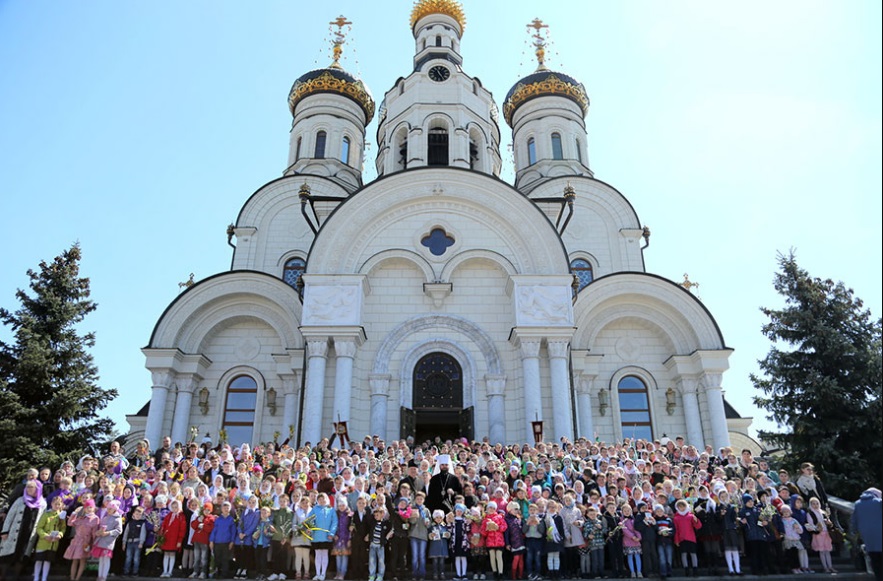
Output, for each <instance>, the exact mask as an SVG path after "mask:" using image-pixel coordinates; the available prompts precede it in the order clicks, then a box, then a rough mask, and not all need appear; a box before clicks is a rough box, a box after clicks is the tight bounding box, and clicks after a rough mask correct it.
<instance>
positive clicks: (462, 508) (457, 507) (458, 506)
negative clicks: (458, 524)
mask: <svg viewBox="0 0 883 581" xmlns="http://www.w3.org/2000/svg"><path fill="white" fill-rule="evenodd" d="M458 510H459V511H460V512H463V513H465V512H466V505H465V504H460V503H457V504H455V505H454V511H455V512H456V511H458Z"/></svg>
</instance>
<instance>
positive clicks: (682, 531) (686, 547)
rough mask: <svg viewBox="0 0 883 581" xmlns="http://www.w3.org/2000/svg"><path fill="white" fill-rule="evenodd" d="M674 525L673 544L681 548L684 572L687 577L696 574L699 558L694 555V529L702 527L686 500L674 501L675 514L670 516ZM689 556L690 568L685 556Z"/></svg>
mask: <svg viewBox="0 0 883 581" xmlns="http://www.w3.org/2000/svg"><path fill="white" fill-rule="evenodd" d="M672 520H673V521H674V525H675V546H676V547H678V548H679V549H680V550H681V564H682V565H683V566H684V574H685V575H687V576H688V577H689V576H690V575H696V567H697V566H698V565H699V558H698V557H697V555H696V531H697V530H699V529H701V528H702V523H701V522H699V519H698V518H696V515H695V514H693V511H691V510H690V505H689V504H687V501H686V500H683V499H681V500H679V501H677V503H675V514H674V517H673V518H672ZM688 555H689V557H690V563H691V564H692V570H691V569H690V567H689V566H688V564H687V556H688Z"/></svg>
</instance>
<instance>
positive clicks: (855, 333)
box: [751, 251, 883, 499]
mask: <svg viewBox="0 0 883 581" xmlns="http://www.w3.org/2000/svg"><path fill="white" fill-rule="evenodd" d="M778 262H779V267H780V269H781V271H780V272H778V273H776V276H775V280H774V284H773V286H774V288H775V289H776V291H778V292H779V294H781V295H782V296H784V297H785V307H784V308H782V309H770V308H762V309H761V311H762V312H763V313H764V314H765V315H766V316H767V317H769V322H768V323H767V324H765V325H764V326H763V330H762V332H763V334H764V335H765V336H766V337H767V338H769V339H770V340H771V341H772V342H773V346H772V347H771V349H770V351H769V353H768V354H767V356H766V357H765V358H764V359H762V360H760V361H759V362H758V363H759V364H760V369H761V370H762V372H763V374H764V375H763V376H762V377H760V376H756V375H754V374H752V375H751V381H752V382H753V383H754V386H755V388H757V389H758V390H759V391H760V392H762V395H758V396H755V398H754V402H755V404H757V405H758V406H759V407H761V408H762V409H764V410H766V411H767V412H768V415H767V418H768V419H770V420H773V421H775V422H776V423H777V424H778V426H779V428H780V429H781V431H770V432H763V431H762V432H760V437H761V438H762V439H763V440H766V441H767V442H769V443H771V444H774V445H778V446H780V447H781V448H782V449H783V450H784V451H785V459H784V460H785V464H786V465H787V466H789V467H790V468H792V469H794V468H796V467H797V466H798V465H799V464H800V463H801V462H812V463H813V464H814V465H815V466H816V469H817V470H818V471H819V472H820V473H821V475H822V478H823V481H824V482H825V484H826V488H827V490H828V491H829V492H832V493H833V494H835V495H838V496H842V497H844V498H847V499H855V498H857V497H858V495H859V493H860V492H861V491H862V490H864V489H865V488H867V487H868V486H871V485H879V483H880V482H881V481H883V457H881V447H883V444H881V440H883V414H881V371H883V342H881V336H883V335H881V329H883V324H881V319H879V318H878V319H876V320H874V319H873V317H872V315H871V312H870V311H869V310H867V309H864V307H863V304H862V301H861V299H859V298H857V297H855V296H854V293H853V291H852V289H849V288H846V287H845V286H844V285H843V283H842V282H837V283H835V282H834V281H832V280H822V279H820V278H813V277H811V276H810V275H809V274H808V273H807V272H806V271H805V270H803V269H801V268H800V267H799V266H798V264H797V260H796V259H795V256H794V252H793V251H792V252H791V253H789V254H788V255H787V256H785V255H779V258H778Z"/></svg>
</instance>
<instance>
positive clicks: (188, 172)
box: [0, 0, 883, 430]
mask: <svg viewBox="0 0 883 581" xmlns="http://www.w3.org/2000/svg"><path fill="white" fill-rule="evenodd" d="M411 5H412V3H411V2H409V1H407V0H390V1H384V2H364V1H355V0H338V1H336V2H326V3H320V4H313V3H311V2H296V1H293V0H289V1H284V2H283V1H267V2H232V1H212V2H208V1H197V0H192V1H188V2H167V1H158V2H110V1H97V0H96V1H90V2H48V1H43V0H5V1H4V0H0V204H2V206H0V208H2V216H3V225H4V228H3V230H4V241H5V244H4V250H3V251H2V253H0V305H3V306H5V307H7V308H16V307H17V304H16V303H15V300H14V292H15V289H16V288H19V287H23V286H25V285H26V284H27V279H26V277H25V271H26V270H27V269H28V268H34V267H36V265H37V264H38V263H39V261H40V260H41V259H51V258H52V257H54V256H55V255H57V254H59V253H60V252H61V251H62V250H63V249H65V248H66V247H68V246H69V245H70V244H71V243H72V242H74V241H76V240H79V241H80V244H81V245H82V248H83V253H84V258H83V264H82V269H83V274H84V275H86V276H89V277H90V278H91V280H92V291H93V298H94V299H95V301H97V303H98V305H99V308H98V310H97V311H96V312H95V313H94V314H93V315H91V316H90V317H89V318H88V319H87V321H86V324H85V328H86V329H89V330H94V331H96V332H97V341H98V343H97V346H96V348H95V350H94V355H95V359H96V362H97V364H98V366H99V369H100V373H101V382H102V384H103V385H104V386H106V387H115V388H117V389H118V390H119V391H120V398H118V400H117V401H115V402H114V403H113V404H112V405H111V406H110V407H109V408H108V410H107V411H108V413H109V414H110V415H111V416H112V417H113V418H114V419H115V420H116V421H117V425H118V427H119V428H120V429H121V430H125V429H126V425H125V422H124V416H125V414H126V413H133V412H134V411H136V410H137V409H138V408H140V407H141V405H143V404H144V403H145V402H146V401H147V400H148V399H149V396H150V377H149V374H148V373H147V371H146V370H145V369H144V359H143V356H142V355H141V352H140V348H141V347H143V346H144V345H145V344H146V343H147V341H148V339H149V337H150V333H151V331H152V329H153V326H154V324H155V322H156V320H157V318H158V317H159V316H160V314H161V313H162V312H163V310H164V309H165V307H166V306H167V305H168V303H169V302H170V301H171V300H172V299H174V297H175V296H176V295H177V294H178V292H179V288H178V283H179V282H181V281H184V280H186V279H187V277H188V275H189V273H190V272H193V273H195V275H196V278H197V279H201V278H204V277H207V276H210V275H212V274H215V273H217V272H219V271H223V270H226V269H228V268H229V266H230V258H231V249H230V248H229V247H228V246H227V244H226V237H225V234H224V232H225V228H226V226H227V224H228V223H230V222H232V221H233V220H234V219H235V218H236V215H237V213H238V212H239V209H240V207H241V205H242V203H243V202H244V201H245V200H246V199H247V198H248V197H249V196H250V195H251V193H252V192H253V191H254V190H256V189H257V188H258V187H260V186H261V185H262V184H263V183H265V182H267V181H270V180H272V179H274V178H276V177H279V176H280V175H281V173H282V171H283V169H284V168H285V165H286V161H287V153H288V141H287V139H288V129H289V127H290V123H291V117H290V114H289V112H288V108H287V104H286V97H287V95H288V90H289V88H290V86H291V83H292V82H293V81H294V79H295V78H297V77H298V76H299V75H300V74H302V73H304V72H306V71H307V70H310V69H313V68H316V67H317V66H325V65H327V64H328V62H329V55H330V50H329V44H328V38H329V33H328V26H327V23H328V22H329V21H330V20H332V19H333V18H335V17H336V16H338V15H339V14H344V15H346V16H347V17H348V18H349V19H350V20H351V21H352V22H353V30H352V34H351V35H350V42H349V44H348V46H347V52H346V55H347V58H346V60H345V61H344V63H343V64H344V66H345V67H346V68H347V69H348V70H350V71H351V72H353V73H356V74H358V75H360V76H361V77H362V78H363V79H364V81H365V82H366V83H367V85H368V86H369V87H370V88H371V90H372V92H373V93H374V95H375V97H376V98H377V101H378V102H379V101H380V99H381V98H382V95H383V93H384V92H385V91H386V90H388V89H389V88H390V87H391V86H392V85H393V83H394V82H395V80H396V79H397V78H398V77H399V76H405V75H407V74H408V72H409V71H410V70H411V66H412V61H411V57H412V54H413V40H412V37H411V34H410V29H409V26H408V17H409V14H410V9H411ZM464 8H465V11H466V14H467V26H466V31H465V35H464V38H463V43H462V53H463V57H464V68H465V70H466V71H467V72H468V73H469V74H471V75H473V76H477V77H479V78H480V79H481V80H482V82H483V84H484V85H485V86H486V87H488V88H489V89H490V90H491V91H492V92H493V94H494V96H495V97H496V99H497V102H498V104H500V100H501V99H502V98H503V97H504V96H505V94H506V92H507V91H508V89H509V88H510V87H511V86H512V84H514V83H515V82H516V81H517V80H518V79H519V78H520V77H521V76H523V75H526V74H528V73H529V72H531V71H532V70H533V65H532V61H531V58H530V52H529V49H528V46H527V39H528V35H527V33H526V28H525V25H526V24H527V23H528V22H529V21H530V20H532V19H533V18H534V17H537V16H539V17H540V18H542V19H544V20H545V21H546V22H547V23H548V24H549V26H550V30H551V38H552V41H553V46H552V48H551V50H550V51H549V65H550V67H552V68H554V69H558V70H561V71H563V72H566V73H568V74H570V75H572V76H574V77H576V78H578V79H580V80H581V81H582V82H583V83H584V84H585V85H586V88H587V89H588V92H589V95H590V98H591V100H592V104H591V108H590V110H589V115H588V120H587V122H588V131H589V157H590V163H591V167H592V169H593V170H594V172H595V175H596V177H598V178H599V179H601V180H604V181H606V182H608V183H610V184H612V185H613V186H614V187H616V188H618V189H619V190H620V191H621V192H622V193H623V194H624V195H625V196H626V197H627V198H628V199H629V200H630V201H631V203H632V204H633V205H634V207H635V209H636V210H637V212H638V216H639V217H640V219H641V221H642V222H643V223H644V224H646V225H648V226H649V227H650V228H651V229H652V232H653V235H652V238H651V242H650V247H649V248H648V249H647V250H646V251H645V260H646V265H647V269H648V270H649V271H650V272H654V273H657V274H660V275H662V276H666V277H668V278H671V279H673V280H676V281H681V280H682V279H683V274H684V273H689V274H690V278H691V279H692V280H694V281H696V282H699V283H700V285H701V286H699V288H698V289H697V292H698V294H699V295H700V296H701V298H702V300H703V301H704V302H705V304H706V305H707V306H708V307H709V309H710V310H711V312H712V313H713V314H714V316H715V317H716V319H717V322H718V324H719V325H720V327H721V329H722V331H723V334H724V338H725V339H726V342H727V344H728V345H729V346H731V347H733V348H734V349H735V353H734V354H733V356H732V358H731V364H732V368H731V370H730V371H729V372H728V373H727V374H726V375H725V376H724V386H725V389H726V396H727V398H728V399H729V400H730V401H731V402H732V403H733V404H734V405H735V406H736V407H737V409H739V410H740V411H741V412H742V413H743V415H746V416H751V415H753V416H755V418H756V422H755V426H758V425H766V422H764V421H762V418H761V416H762V413H760V412H758V411H757V410H755V409H754V408H753V406H752V405H751V403H750V401H751V395H752V391H753V388H752V387H751V385H750V382H749V380H748V374H749V373H751V372H752V371H755V370H756V368H757V365H756V361H757V360H758V359H760V358H762V357H763V356H764V355H765V353H766V352H767V350H768V348H769V343H768V342H767V340H766V339H764V338H763V336H762V335H761V334H760V327H761V325H762V324H763V323H764V318H763V316H762V315H761V313H760V312H759V310H758V309H759V307H761V306H773V307H775V306H779V305H781V299H780V298H779V297H778V295H776V294H775V292H774V291H773V289H772V278H773V274H774V272H775V270H776V253H777V252H779V251H781V252H787V251H788V249H789V248H792V247H793V248H795V249H796V252H797V257H798V262H799V263H800V264H801V265H802V266H803V267H804V268H806V269H807V270H809V271H810V273H812V274H813V275H816V276H821V277H826V278H828V277H829V278H833V279H836V280H842V281H844V282H845V283H846V284H847V285H848V286H851V287H853V288H854V289H855V291H856V293H857V294H858V295H859V296H860V297H861V298H863V299H864V300H865V302H866V304H867V306H868V307H870V308H871V310H872V311H873V312H874V314H875V315H876V316H879V315H880V314H881V282H880V281H881V263H883V258H881V234H883V232H881V161H880V160H881V73H880V71H881V24H880V23H881V7H880V2H874V1H870V0H869V1H851V0H843V1H841V0H837V1H834V0H831V1H826V2H817V1H809V2H807V1H800V2H796V1H794V2H778V1H777V2H766V1H762V2H761V1H747V2H744V1H743V2H737V3H721V2H707V1H704V0H702V1H690V2H687V1H672V2H648V1H629V2H595V1H591V2H590V1H563V0H562V1H555V2H545V3H539V2H529V3H528V2H521V1H511V0H510V1H502V0H466V2H464ZM501 129H502V130H503V133H504V140H505V141H506V142H508V135H509V130H508V127H505V126H504V127H502V128H501ZM375 131H376V124H372V126H371V127H369V129H368V140H369V141H372V142H373V141H374V137H375ZM374 153H375V148H372V149H371V150H370V151H369V154H368V155H369V159H368V160H367V162H366V169H367V171H366V179H370V178H372V177H373V176H374V175H375V172H374V171H373V155H374ZM504 159H505V167H504V173H503V178H504V179H508V180H511V178H512V169H511V157H510V156H509V155H508V154H504ZM0 333H4V334H3V335H2V336H3V337H4V338H8V334H6V333H5V332H3V331H0Z"/></svg>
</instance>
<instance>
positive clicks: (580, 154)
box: [576, 139, 583, 163]
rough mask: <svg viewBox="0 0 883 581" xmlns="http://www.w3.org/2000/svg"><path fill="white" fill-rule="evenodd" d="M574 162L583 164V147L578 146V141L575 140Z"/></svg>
mask: <svg viewBox="0 0 883 581" xmlns="http://www.w3.org/2000/svg"><path fill="white" fill-rule="evenodd" d="M576 160H577V161H578V162H580V163H582V162H583V146H582V144H580V142H579V139H577V140H576Z"/></svg>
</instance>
